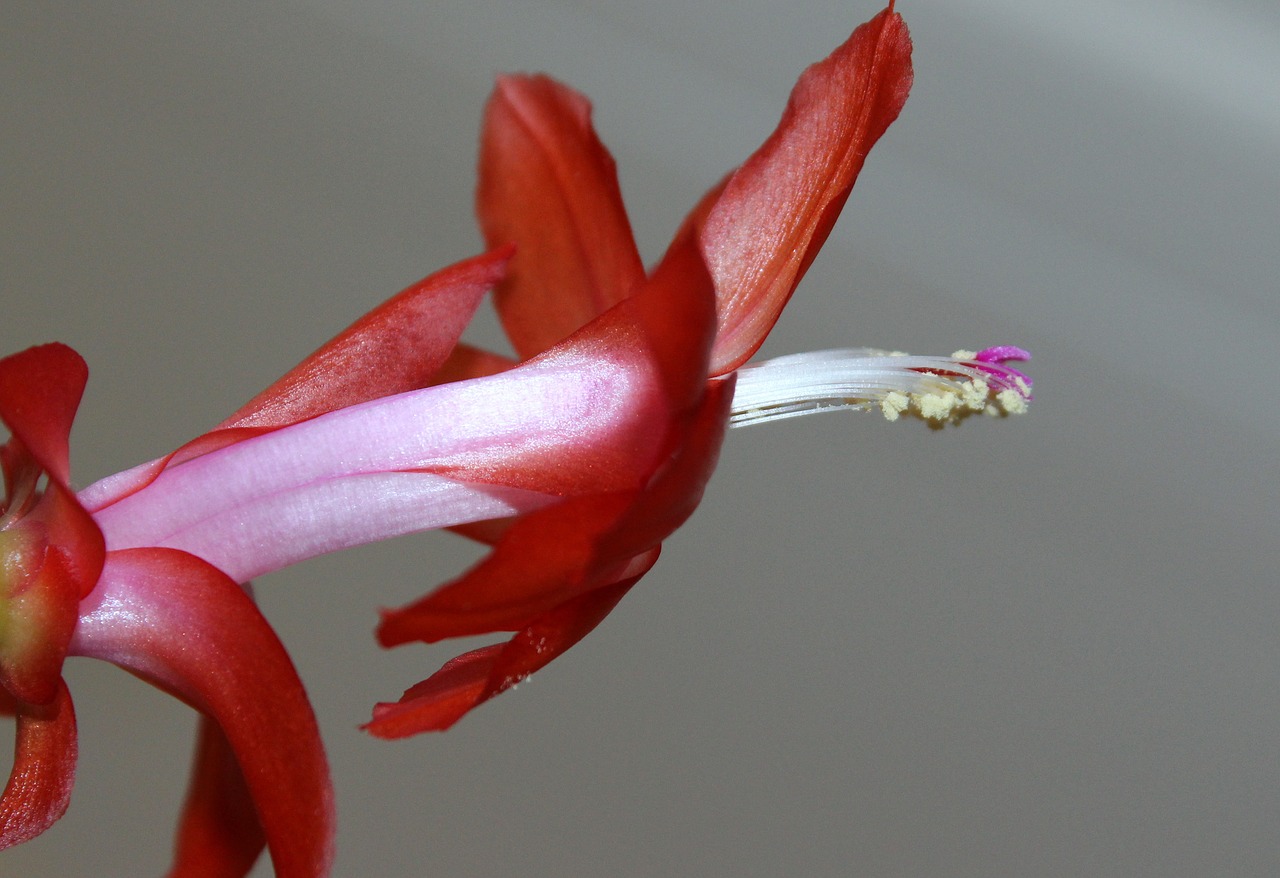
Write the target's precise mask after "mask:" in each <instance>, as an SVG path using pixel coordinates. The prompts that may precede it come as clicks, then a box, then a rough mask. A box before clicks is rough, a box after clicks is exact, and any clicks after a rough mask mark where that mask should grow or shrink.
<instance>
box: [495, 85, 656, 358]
mask: <svg viewBox="0 0 1280 878" xmlns="http://www.w3.org/2000/svg"><path fill="white" fill-rule="evenodd" d="M476 202H477V212H478V214H479V217H480V225H481V228H482V229H483V231H484V235H485V240H486V241H488V242H489V246H491V247H493V246H501V245H503V244H507V243H514V244H515V245H516V247H517V251H516V256H515V258H514V259H513V260H512V263H511V272H510V274H509V276H508V277H507V279H506V280H504V281H503V282H502V283H501V284H499V286H498V290H497V294H496V297H495V298H496V302H497V306H498V311H499V313H500V314H501V316H502V322H503V325H504V327H505V328H506V331H507V335H508V336H509V337H510V338H511V341H512V343H513V344H514V345H515V348H516V351H517V352H518V353H519V354H520V356H521V358H528V357H531V356H533V355H535V354H538V353H541V352H542V351H544V350H546V349H547V348H549V347H551V346H552V345H554V344H556V343H557V342H559V341H561V340H562V339H564V338H565V337H566V336H568V335H569V334H571V333H572V332H574V331H575V330H577V329H578V328H579V327H581V326H583V325H585V324H586V323H587V322H588V321H590V320H591V319H592V318H593V317H595V316H597V315H598V314H601V313H603V312H604V311H606V310H607V309H608V308H610V307H611V306H613V305H615V304H617V303H618V302H620V301H622V299H623V298H625V297H626V296H627V295H628V294H629V293H630V292H631V289H632V287H634V286H635V285H636V284H637V283H639V281H640V280H641V279H643V277H644V266H643V264H642V263H641V261H640V254H639V252H638V251H637V250H636V245H635V240H634V238H633V237H632V234H631V225H630V223H629V222H628V221H627V214H626V210H625V209H624V208H623V205H622V193H621V191H620V190H619V188H618V178H617V172H616V170H615V168H614V163H613V158H612V157H611V156H610V155H609V152H608V150H606V149H605V147H604V145H603V144H601V142H600V140H599V138H597V137H596V133H595V131H594V130H593V129H592V127H591V105H590V103H589V102H588V101H587V99H586V98H584V97H583V96H582V95H580V94H578V93H577V92H575V91H573V90H571V89H569V88H567V87H565V86H563V85H561V84H559V83H557V82H555V81H554V80H552V79H549V78H547V77H545V76H506V77H502V78H500V79H499V80H498V84H497V87H496V88H495V90H494V93H493V97H492V98H490V100H489V104H488V106H487V108H486V111H485V120H484V132H483V134H482V136H481V145H480V182H479V188H478V191H477V197H476Z"/></svg>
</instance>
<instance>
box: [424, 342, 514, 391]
mask: <svg viewBox="0 0 1280 878" xmlns="http://www.w3.org/2000/svg"><path fill="white" fill-rule="evenodd" d="M515 365H516V361H515V360H513V359H511V358H510V357H504V356H502V355H501V354H495V353H492V352H490V351H486V350H484V349H483V348H478V347H475V346H474V345H469V344H467V343H466V342H459V344H458V346H457V347H456V348H454V349H453V353H451V354H450V355H449V359H447V360H445V363H444V365H443V366H441V367H440V368H439V369H438V370H437V371H436V373H435V374H434V375H432V376H431V383H432V384H449V383H451V382H454V381H466V380H467V379H468V378H483V377H484V376H486V375H497V374H498V373H499V372H505V371H506V370H508V369H510V368H511V367H512V366H515Z"/></svg>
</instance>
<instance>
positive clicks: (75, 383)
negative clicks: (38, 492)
mask: <svg viewBox="0 0 1280 878" xmlns="http://www.w3.org/2000/svg"><path fill="white" fill-rule="evenodd" d="M88 380H89V367H88V366H86V365H85V362H84V360H83V359H82V358H81V357H80V355H79V354H77V353H76V352H75V351H73V350H72V349H71V348H69V347H67V346H66V345H64V344H59V343H57V342H55V343H53V344H45V345H40V346H38V347H34V348H28V349H27V350H25V351H21V352H20V353H16V354H12V355H10V356H7V357H4V358H0V421H3V422H4V425H5V426H6V427H8V428H9V432H10V433H12V434H13V437H14V438H15V439H17V440H18V441H19V442H20V443H22V445H23V447H25V448H26V450H27V452H28V453H29V454H30V455H31V456H32V457H33V458H34V459H35V461H36V463H37V464H39V466H40V469H42V470H44V471H45V472H47V473H49V475H50V476H51V477H53V478H54V479H56V480H57V481H58V482H60V483H62V484H63V485H66V484H67V483H68V482H69V481H70V480H71V458H70V450H69V446H68V440H69V438H70V436H71V422H72V421H73V420H75V416H76V409H77V408H78V407H79V406H80V397H81V396H82V395H83V394H84V386H85V383H86V382H87V381H88Z"/></svg>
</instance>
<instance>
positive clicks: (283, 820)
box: [72, 549, 334, 878]
mask: <svg viewBox="0 0 1280 878" xmlns="http://www.w3.org/2000/svg"><path fill="white" fill-rule="evenodd" d="M72 650H73V652H74V653H75V654H77V655H86V656H91V657H93V658H99V659H103V660H105V661H110V662H113V663H115V664H117V665H119V666H121V667H123V668H126V669H128V670H129V671H132V672H133V673H135V674H137V675H138V676H140V677H142V678H143V679H145V680H149V681H151V682H153V683H155V684H156V685H158V686H160V687H161V688H163V689H165V690H167V691H169V692H171V693H173V694H175V695H178V696H179V697H182V698H183V699H185V700H186V701H187V702H188V703H190V704H191V705H192V706H194V707H196V708H197V709H199V710H201V711H203V712H204V713H206V714H207V715H208V716H210V717H211V718H212V719H213V720H215V721H216V722H217V723H218V724H219V726H220V727H221V729H222V731H223V733H224V734H225V735H226V738H227V741H228V743H229V744H230V746H231V750H232V751H233V752H234V754H235V756H236V760H237V762H238V763H239V767H240V770H241V772H242V773H243V776H244V779H245V782H246V784H247V786H248V790H249V794H250V796H251V798H252V800H253V803H254V806H255V808H256V811H257V814H258V818H259V820H260V821H261V825H262V829H263V831H264V832H265V835H266V839H267V846H268V848H269V849H270V851H271V858H272V861H273V864H274V866H275V874H276V875H277V876H280V878H315V876H319V875H325V874H327V873H328V869H329V865H330V862H331V860H332V842H333V831H334V817H333V792H332V788H331V787H330V783H329V770H328V766H327V764H326V761H325V757H324V750H323V748H322V746H321V743H320V733H319V729H318V728H317V727H316V722H315V717H314V716H313V714H312V712H311V705H310V704H309V703H308V701H307V697H306V693H305V692H304V691H303V689H302V682H301V681H300V680H299V679H298V675H297V672H296V671H295V670H294V668H293V665H292V663H291V662H290V661H289V656H288V654H287V653H286V652H285V650H284V647H283V646H282V645H281V643H280V641H279V639H278V638H277V637H276V635H275V632H273V631H272V630H271V626H270V625H268V624H267V621H266V620H265V619H264V618H263V617H262V614H261V613H260V612H259V611H258V608H257V607H256V606H255V605H254V603H253V601H252V599H251V598H250V597H249V596H248V594H246V593H245V591H244V590H243V589H241V588H240V586H238V585H236V583H235V582H233V581H232V580H230V579H228V578H227V577H226V576H225V575H223V574H222V573H221V572H219V571H218V570H216V569H214V568H213V567H210V566H209V565H208V564H206V563H204V562H203V561H200V560H199V559H198V558H195V557H194V556H192V555H188V554H186V553H183V552H176V551H173V550H171V549H131V550H126V551H121V552H112V553H110V554H109V555H108V556H107V564H106V567H105V568H104V569H103V573H102V580H101V583H100V584H99V586H98V588H97V589H95V590H94V591H93V593H92V595H91V596H90V599H89V600H88V601H86V603H85V606H84V607H83V615H82V616H81V619H80V625H79V627H78V628H77V629H76V635H75V638H74V639H73V641H72Z"/></svg>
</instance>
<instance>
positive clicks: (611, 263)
mask: <svg viewBox="0 0 1280 878" xmlns="http://www.w3.org/2000/svg"><path fill="white" fill-rule="evenodd" d="M910 50H911V44H910V40H909V37H908V35H907V30H906V26H905V25H904V24H903V22H902V19H901V18H900V17H899V16H898V15H897V14H896V13H894V12H893V11H892V8H890V9H887V10H885V11H884V12H882V13H881V14H879V15H878V16H876V17H875V18H874V19H872V20H871V21H870V22H868V23H867V24H865V25H863V26H861V27H859V28H858V29H857V30H856V31H855V32H854V33H853V35H852V36H851V37H850V38H849V40H848V41H847V42H846V43H844V45H842V46H841V47H840V48H838V49H837V50H836V51H835V52H834V53H833V54H832V55H831V56H830V57H829V58H827V59H826V60H825V61H822V62H820V63H818V64H816V65H814V66H813V67H811V68H809V69H808V70H807V71H806V72H805V73H804V75H803V76H802V77H801V78H800V81H799V82H798V84H797V85H796V88H795V90H794V91H793V93H792V95H791V100H790V102H789V103H788V105H787V108H786V111H785V112H784V114H783V117H782V120H781V122H780V123H779V125H778V128H777V130H776V131H774V133H773V134H772V135H771V136H770V137H769V139H768V140H766V141H765V143H764V145H763V146H761V147H760V149H759V150H758V151H757V152H756V153H755V154H754V155H753V156H752V157H751V158H750V159H748V160H747V161H746V163H744V164H743V165H742V166H741V167H740V168H739V169H738V170H737V171H736V172H734V173H733V174H732V175H730V176H729V177H728V178H727V180H725V181H724V182H723V183H722V184H721V185H720V186H718V187H716V188H715V189H713V190H712V191H711V192H710V193H708V194H707V196H706V197H704V198H703V199H702V201H701V203H700V204H698V205H697V207H695V209H694V210H693V212H692V214H691V215H690V216H689V218H688V219H687V220H686V222H685V224H684V226H683V227H682V229H681V230H680V232H679V233H678V234H677V235H676V239H675V241H674V242H673V244H672V245H671V247H670V249H669V250H668V252H667V255H666V256H665V257H664V258H663V260H662V262H661V263H660V264H659V266H658V267H657V268H656V269H655V270H654V271H653V273H652V274H651V275H648V276H646V274H645V272H644V270H643V267H642V265H641V261H640V257H639V254H638V252H637V250H636V245H635V242H634V240H633V238H632V234H631V229H630V225H629V223H628V221H627V217H626V213H625V211H624V209H623V206H622V199H621V195H620V192H619V188H618V183H617V178H616V175H615V171H614V164H613V160H612V158H611V157H610V156H609V153H608V152H607V150H606V149H605V148H604V146H603V145H602V144H601V143H600V141H599V140H598V138H597V137H596V135H595V132H594V131H593V130H592V127H591V122H590V105H589V104H588V102H587V101H586V99H585V98H583V97H582V96H581V95H579V94H577V93H575V92H573V91H571V90H570V89H568V88H566V87H565V86H563V85H560V84H559V83H556V82H555V81H553V80H551V79H548V78H546V77H542V76H532V77H529V76H519V77H505V78H503V79H501V80H500V81H499V83H498V87H497V91H496V92H495V94H494V96H493V98H492V99H491V101H490V103H489V107H488V112H487V115H486V118H485V128H484V134H483V138H482V145H481V158H480V186H479V196H478V206H479V214H480V221H481V226H482V227H483V229H484V233H485V237H486V239H487V240H488V242H489V244H490V245H491V246H500V245H503V244H507V243H514V244H515V245H516V248H517V249H516V255H515V257H514V258H513V260H512V264H511V268H510V271H509V272H508V274H507V276H506V278H505V280H504V281H503V282H502V283H501V284H500V285H499V287H498V290H497V294H496V302H497V307H498V310H499V314H500V316H501V318H502V321H503V325H504V327H505V328H506V331H507V334H508V336H509V337H510V339H511V341H512V344H513V345H514V347H515V349H516V351H517V352H518V354H519V355H520V356H521V357H522V358H528V357H535V356H539V355H542V356H558V355H560V352H561V351H564V350H578V351H583V350H590V351H593V352H598V353H599V355H602V356H610V357H613V358H617V357H630V358H632V359H633V360H634V361H635V362H636V364H637V365H638V366H639V365H642V364H643V363H644V362H645V361H647V362H648V363H649V365H650V368H653V369H655V370H656V372H657V373H658V375H659V377H660V385H659V390H660V397H659V400H660V404H659V405H657V406H656V407H651V409H650V411H649V412H648V413H647V416H646V418H645V425H644V427H643V428H642V434H641V435H636V433H635V432H634V431H632V432H631V433H623V432H620V433H619V437H618V441H619V443H620V449H621V443H625V442H631V443H638V442H641V440H647V439H656V447H654V448H652V449H650V448H648V447H646V448H645V449H643V453H627V454H622V455H620V458H619V469H618V470H616V471H612V472H609V473H607V474H604V473H600V472H598V471H593V470H584V469H583V468H581V467H578V466H576V465H575V464H574V462H573V461H568V460H550V461H548V464H549V465H550V466H552V467H553V468H556V467H568V469H566V470H565V471H564V475H565V476H567V477H569V481H570V482H572V483H573V484H567V485H565V486H564V491H563V492H564V493H566V494H568V493H571V494H572V496H568V497H566V499H564V500H562V501H560V502H558V503H555V504H554V505H550V506H547V507H545V508H543V509H539V510H536V511H534V512H530V513H527V514H525V515H523V516H520V517H518V518H516V519H515V520H514V521H512V522H509V523H506V524H504V525H503V526H501V527H494V526H489V527H486V528H483V529H479V528H473V529H471V530H470V531H469V532H470V533H471V534H472V535H473V536H475V537H476V538H478V539H481V540H484V541H486V542H489V543H491V544H492V545H493V551H492V553H491V554H490V555H489V556H488V557H487V558H486V559H484V560H483V561H482V562H481V563H480V564H479V565H477V566H476V567H475V568H473V569H472V570H470V571H469V572H468V573H466V574H465V575H463V576H462V577H460V578H459V579H457V580H455V581H453V582H450V583H448V584H446V585H444V586H442V587H441V588H440V589H438V590H437V591H435V592H433V593H432V594H430V595H428V596H427V597H425V598H423V599H422V600H420V601H417V602H416V603H413V604H411V605H409V606H407V607H404V608H402V609H399V610H395V611H387V612H385V613H384V616H383V620H382V624H381V626H380V627H379V630H378V636H379V639H380V641H381V642H382V643H383V645H385V646H392V645H396V644H401V643H406V642H411V641H425V642H433V641H437V640H441V639H443V638H448V637H458V636H464V635H473V634H482V633H488V632H494V631H514V632H516V633H515V636H514V637H513V638H512V639H511V640H510V641H509V642H506V643H500V644H495V645H492V646H488V647H484V648H482V649H478V650H475V651H473V652H470V653H467V654H466V655H463V656H460V657H458V658H456V659H454V660H453V661H451V662H449V663H448V664H446V665H445V666H444V667H443V668H441V670H440V671H439V672H437V673H436V674H435V675H434V676H432V677H431V678H430V679H428V680H426V681H425V682H423V683H420V684H418V685H417V686H414V687H413V688H411V689H409V690H408V691H407V692H405V694H404V696H403V697H402V698H401V699H400V701H399V702H397V703H395V704H381V705H379V706H378V707H377V708H375V710H374V717H373V720H372V721H371V722H370V723H369V724H368V726H367V728H368V729H369V730H370V731H371V732H373V733H374V734H377V735H382V736H386V737H398V736H402V735H409V734H414V733H416V732H421V731H426V730H433V729H443V728H447V727H448V726H450V725H451V724H453V723H454V722H456V721H457V720H458V719H459V718H460V717H461V716H462V715H463V714H465V713H466V712H467V711H468V710H470V709H471V708H473V707H475V706H476V705H478V704H480V703H482V702H484V701H485V700H487V699H489V698H491V697H493V696H494V695H496V694H497V693H499V692H502V691H503V690H505V689H507V688H510V687H511V686H512V685H514V684H515V683H517V682H519V681H520V680H522V679H524V678H525V677H527V676H528V675H529V674H531V673H533V672H534V671H536V670H537V669H539V668H541V667H542V666H544V665H545V664H547V662H549V661H551V660H552V659H553V658H555V657H556V656H557V655H559V654H560V653H562V652H564V651H565V650H566V649H568V648H569V647H570V646H572V645H573V644H574V643H576V642H577V641H578V640H579V639H580V638H581V637H582V636H583V635H585V634H586V633H587V632H588V631H590V630H591V629H592V628H593V627H594V626H595V625H596V624H597V623H599V621H600V620H601V619H602V618H603V617H604V616H605V615H606V614H607V613H608V612H609V611H610V610H611V609H612V608H613V607H614V605H615V604H617V602H618V601H619V600H620V599H621V598H622V596H623V595H624V594H626V592H627V590H628V589H629V588H630V587H631V586H632V585H633V584H635V582H636V581H637V580H638V579H639V578H640V577H641V576H643V575H644V573H645V572H646V571H648V570H649V568H650V567H652V566H653V564H654V562H655V561H656V560H657V557H658V552H659V550H660V548H661V542H662V540H663V539H664V538H665V537H666V536H668V535H669V534H670V533H671V532H672V531H674V530H675V529H676V528H677V527H679V526H680V524H682V523H683V522H684V520H685V519H686V518H687V517H688V516H689V514H690V513H691V512H692V511H693V509H694V508H695V507H696V506H697V504H698V501H699V499H700V498H701V495H702V491H703V487H704V486H705V484H706V482H707V480H708V478H709V477H710V475H711V472H712V470H713V468H714V466H715V462H716V456H717V454H718V452H719V448H720V443H721V440H722V438H723V436H724V430H725V427H726V425H727V422H728V420H729V415H730V405H731V402H732V398H733V383H734V374H733V373H734V370H735V369H736V368H737V367H738V366H740V365H741V364H742V363H743V362H745V361H746V359H747V358H748V357H750V356H751V354H752V353H754V352H755V350H756V349H757V348H758V347H759V346H760V344H761V343H762V342H763V341H764V338H765V336H766V335H767V334H768V332H769V330H770V329H771V328H772V327H773V324H774V322H775V321H776V320H777V318H778V315H779V314H780V313H781V311H782V308H783V306H784V305H785V304H786V302H787V300H788V298H789V297H790V296H791V293H792V292H793V291H794V290H795V288H796V285H797V284H798V283H799V281H800V279H801V277H802V276H803V274H804V272H805V270H806V269H807V268H808V266H809V264H810V262H812V260H813V258H814V256H815V255H816V254H817V252H818V249H819V248H820V247H821V246H822V244H823V242H824V241H825V239H826V236H827V234H828V232H829V231H830V229H831V226H832V224H833V223H834V222H835V219H836V217H837V215H838V214H839V212H840V209H841V207H842V206H843V205H844V202H845V199H846V198H847V197H848V195H849V191H850V189H851V187H852V186H853V182H854V179H855V178H856V177H857V174H858V172H859V170H860V169H861V167H862V163H863V159H864V158H865V157H866V154H867V151H868V150H869V149H870V148H871V146H872V144H874V143H875V141H876V140H877V139H878V138H879V137H880V135H881V134H883V133H884V131H885V129H886V128H887V127H888V125H889V123H890V122H892V121H893V120H894V118H896V117H897V115H898V112H899V110H900V109H901V108H902V105H903V102H904V101H905V100H906V97H907V91H908V89H909V87H910V85H911V63H910ZM544 352H545V353H544ZM453 365H454V369H453V371H452V372H451V373H450V374H451V375H455V376H464V375H475V374H481V373H483V372H486V371H491V370H493V369H495V368H500V367H501V366H500V365H495V358H494V357H492V356H491V355H490V356H487V357H480V356H478V355H477V354H476V352H471V351H465V352H462V353H459V354H457V355H455V358H454V364H453ZM621 450H625V449H621ZM543 475H545V474H543ZM468 477H469V478H471V479H475V478H477V477H479V478H483V479H487V480H489V481H492V482H493V483H494V484H502V485H511V486H516V487H536V488H538V489H539V490H546V487H547V486H546V483H545V482H542V483H539V484H536V485H535V484H533V483H531V482H530V481H527V474H525V473H522V472H509V471H506V470H505V469H504V468H503V467H502V466H500V465H498V466H495V467H494V468H493V469H492V471H490V472H489V473H488V474H483V475H482V474H478V473H477V472H476V470H475V469H474V468H472V469H470V470H469V472H468ZM592 481H598V484H590V482H592Z"/></svg>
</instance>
